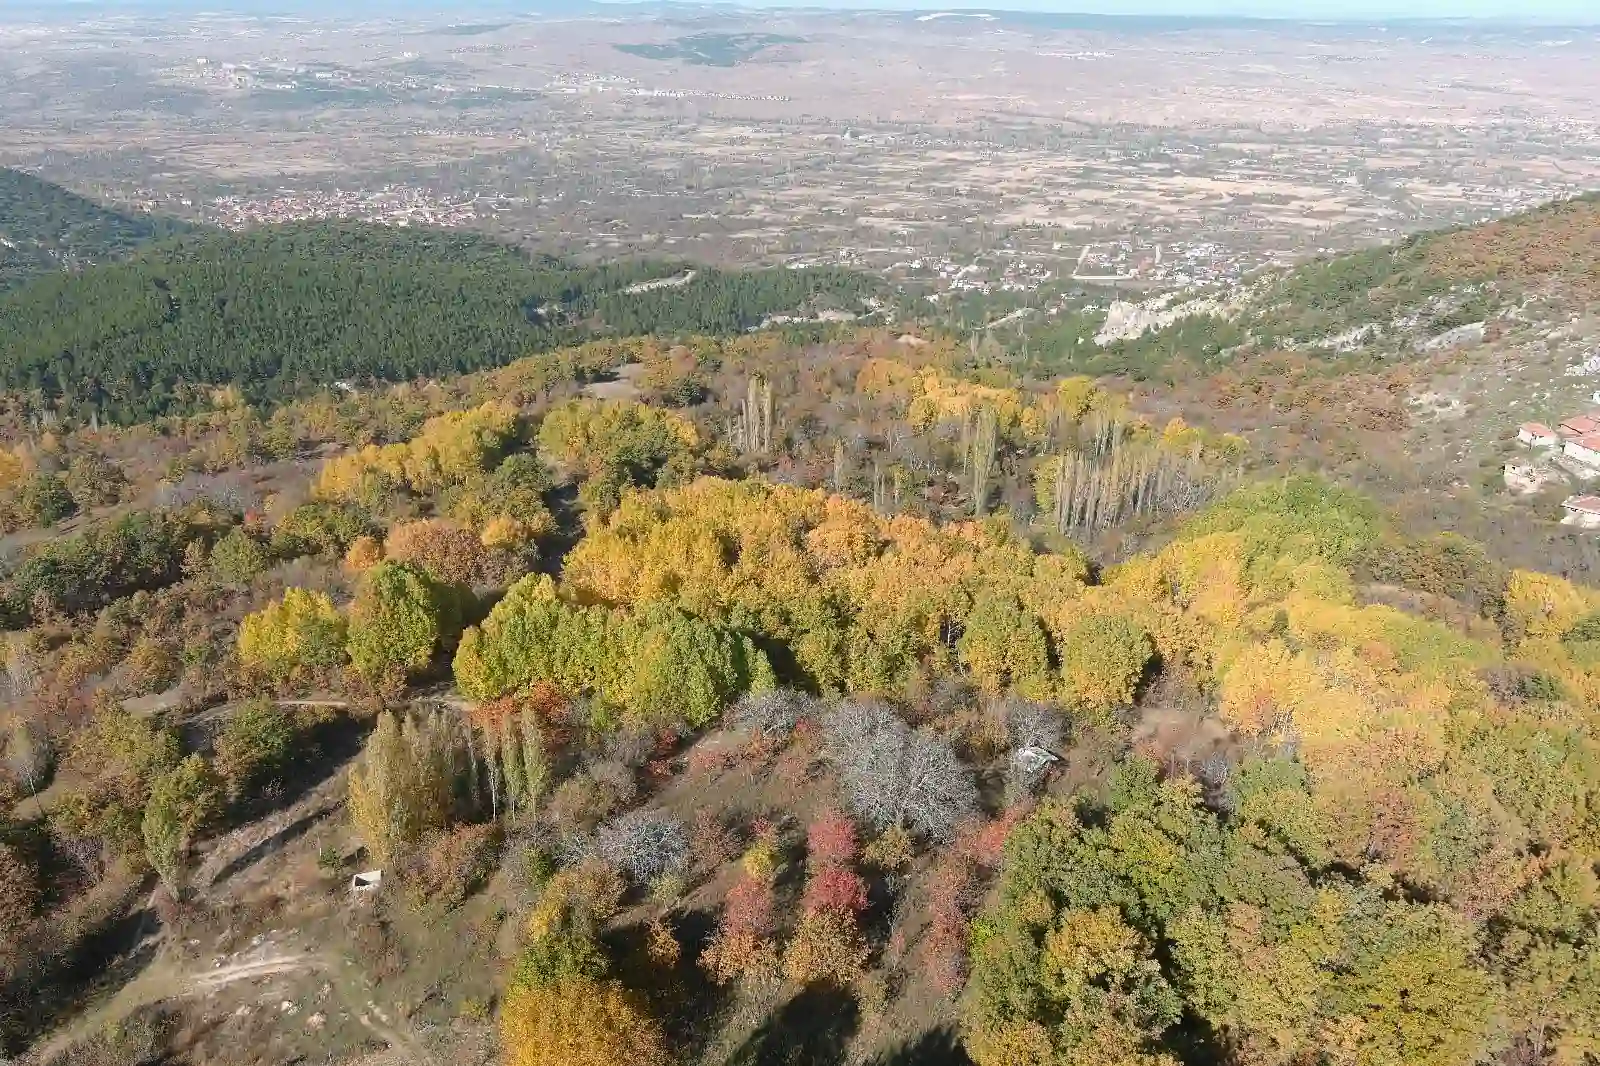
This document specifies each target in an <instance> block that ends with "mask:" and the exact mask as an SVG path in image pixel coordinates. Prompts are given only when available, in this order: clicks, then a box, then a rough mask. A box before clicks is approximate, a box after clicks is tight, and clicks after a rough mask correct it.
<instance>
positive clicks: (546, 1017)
mask: <svg viewBox="0 0 1600 1066" xmlns="http://www.w3.org/2000/svg"><path fill="white" fill-rule="evenodd" d="M501 1039H502V1043H503V1045H504V1047H505V1056H506V1066H619V1064H623V1063H625V1064H627V1066H667V1064H668V1063H669V1062H670V1061H671V1057H670V1056H669V1055H668V1053H667V1048H666V1038H665V1036H664V1035H663V1033H662V1031H661V1027H660V1025H658V1024H657V1023H656V1022H655V1020H654V1019H652V1018H651V1017H650V1015H649V1013H648V1012H647V1011H646V1009H645V1007H644V1005H643V1004H642V1003H641V1002H640V1001H639V1000H638V999H637V998H636V997H634V996H633V995H632V994H630V993H629V992H627V991H626V990H625V989H624V988H623V987H622V985H621V984H619V983H618V982H616V981H594V980H589V979H585V978H581V977H578V978H570V979H567V980H563V981H559V982H556V983H554V984H548V985H515V986H513V987H512V989H511V991H510V992H509V993H508V994H507V995H506V1001H505V1005H504V1006H503V1008H502V1009H501Z"/></svg>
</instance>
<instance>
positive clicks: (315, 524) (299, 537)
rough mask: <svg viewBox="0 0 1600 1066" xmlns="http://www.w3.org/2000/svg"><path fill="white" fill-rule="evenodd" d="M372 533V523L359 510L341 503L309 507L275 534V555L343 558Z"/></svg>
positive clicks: (297, 511) (286, 520)
mask: <svg viewBox="0 0 1600 1066" xmlns="http://www.w3.org/2000/svg"><path fill="white" fill-rule="evenodd" d="M371 532H373V528H372V522H371V520H370V519H369V518H368V517H367V515H366V513H365V512H363V511H361V510H360V509H359V508H356V507H352V506H350V505H348V504H342V503H326V502H319V503H308V504H303V505H302V506H300V507H296V508H295V509H294V510H293V511H290V512H289V513H288V514H287V515H285V516H284V518H283V520H282V521H281V522H279V523H278V525H277V527H276V528H275V529H273V531H272V551H273V554H275V555H278V556H280V557H282V558H285V559H288V558H293V557H295V556H298V555H325V556H338V555H343V554H344V552H345V550H346V549H347V548H349V547H350V545H351V544H352V543H353V542H354V541H355V539H356V538H357V537H360V536H362V535H364V534H369V533H371Z"/></svg>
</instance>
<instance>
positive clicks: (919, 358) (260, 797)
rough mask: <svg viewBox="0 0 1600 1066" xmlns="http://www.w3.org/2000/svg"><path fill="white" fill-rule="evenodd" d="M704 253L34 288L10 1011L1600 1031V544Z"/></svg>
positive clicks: (413, 240)
mask: <svg viewBox="0 0 1600 1066" xmlns="http://www.w3.org/2000/svg"><path fill="white" fill-rule="evenodd" d="M1317 269H1325V268H1322V267H1319V268H1317ZM1335 269H1337V268H1335ZM1349 269H1350V270H1358V269H1360V268H1359V266H1351V267H1349ZM683 270H684V268H683V267H682V266H680V265H672V264H634V265H627V266H593V267H578V266H574V265H572V264H565V263H554V262H547V261H539V260H531V259H527V258H525V257H523V256H522V255H521V253H519V252H514V251H512V250H509V249H506V248H504V247H502V246H499V245H493V244H490V243H488V242H485V241H483V240H481V239H479V238H473V237H466V236H460V235H449V234H440V233H428V232H425V231H406V230H394V231H383V230H377V229H373V228H370V227H350V226H315V227H295V228H288V229H278V230H265V231H258V232H255V233H251V234H246V235H243V236H237V235H217V234H188V235H183V236H179V237H177V238H174V239H172V240H169V241H167V242H165V243H160V244H156V245H152V246H151V247H149V248H147V249H145V250H143V251H140V252H138V253H136V254H135V255H134V256H133V257H132V258H131V259H128V260H125V261H122V262H118V263H113V264H108V265H102V266H98V267H95V268H93V269H87V270H84V271H81V272H77V273H74V274H71V275H66V274H63V275H61V276H58V277H49V278H45V279H43V280H40V281H35V282H32V283H31V284H30V285H28V286H25V287H23V288H21V289H18V290H16V291H14V292H12V293H11V294H9V295H7V296H5V297H3V298H0V352H3V353H4V359H5V362H4V363H3V365H0V374H3V375H5V381H6V382H7V383H8V384H9V386H10V387H11V388H12V389H14V390H16V391H15V392H14V393H13V394H12V395H11V397H10V402H9V405H8V407H7V408H6V410H5V411H4V412H3V418H0V428H3V429H4V432H5V433H6V435H7V441H6V447H5V448H4V450H3V451H0V517H3V520H4V530H5V541H4V544H5V555H4V571H3V574H0V625H3V627H4V634H5V646H4V651H5V660H4V671H3V673H0V685H4V687H5V697H6V699H5V702H4V704H3V710H0V738H3V739H0V743H3V748H0V754H3V773H0V799H3V802H0V884H3V885H4V886H5V887H6V891H4V892H3V893H0V1054H5V1055H12V1056H16V1055H25V1056H27V1058H26V1059H25V1060H24V1061H29V1062H38V1063H40V1064H43V1063H47V1062H55V1063H71V1064H80V1066H100V1064H108V1066H109V1064H125V1063H133V1062H138V1063H145V1062H176V1063H185V1064H195V1066H200V1064H213V1063H214V1064H218V1066H220V1064H224V1063H226V1064H236V1063H244V1062H251V1063H262V1064H266V1063H282V1062H294V1061H306V1062H322V1061H331V1062H362V1061H365V1060H366V1057H367V1056H368V1055H369V1053H371V1052H373V1051H374V1050H376V1049H378V1048H382V1047H387V1048H389V1049H390V1053H392V1054H393V1055H394V1056H396V1057H397V1058H399V1059H400V1060H403V1061H417V1062H426V1061H434V1062H441V1063H442V1062H451V1063H504V1064H505V1066H547V1064H548V1066H556V1064H560V1066H588V1064H594V1066H601V1064H613V1063H618V1062H629V1063H635V1064H639V1066H658V1064H660V1066H665V1064H669V1063H672V1064H681V1066H695V1064H706V1066H710V1064H717V1066H722V1064H746V1066H755V1064H764V1063H780V1062H781V1063H805V1064H811V1063H815V1064H822V1063H830V1064H831V1063H846V1062H849V1063H873V1064H880V1066H890V1064H910V1063H918V1064H921V1063H935V1064H938V1063H972V1064H975V1066H1024V1064H1027V1066H1032V1064H1041V1063H1053V1064H1059V1066H1068V1064H1071V1066H1097V1064H1103V1066H1209V1064H1239V1066H1247V1064H1248V1066H1257V1064H1259V1066H1291V1064H1294V1066H1299V1064H1328V1066H1332V1064H1335V1063H1337V1064H1352V1066H1395V1064H1400V1063H1404V1064H1407V1066H1410V1064H1422V1066H1470V1064H1478V1063H1482V1064H1505V1066H1512V1064H1517V1066H1521V1064H1528V1066H1533V1064H1543V1063H1551V1064H1582V1063H1586V1062H1593V1061H1594V1060H1595V1056H1596V1054H1597V1049H1600V950H1597V949H1600V870H1597V863H1600V743H1597V740H1596V737H1595V725H1596V722H1597V716H1600V588H1596V587H1591V586H1589V585H1586V584H1583V583H1581V582H1580V581H1576V580H1572V579H1570V578H1569V577H1566V576H1561V575H1560V574H1557V573H1554V572H1552V571H1553V570H1554V569H1555V567H1554V566H1552V565H1551V561H1550V560H1549V559H1548V558H1543V559H1541V558H1539V557H1538V553H1537V552H1532V553H1530V554H1532V555H1533V556H1534V557H1533V558H1517V559H1513V558H1509V557H1507V556H1506V555H1505V554H1502V553H1499V552H1497V551H1491V550H1490V549H1488V548H1486V547H1485V546H1484V545H1483V544H1482V543H1479V542H1478V541H1475V540H1473V539H1470V538H1468V537H1466V536H1463V535H1460V534H1459V533H1456V532H1452V531H1449V530H1443V529H1438V528H1430V527H1429V526H1427V525H1426V524H1425V523H1419V522H1416V521H1410V520H1401V519H1397V518H1396V517H1395V516H1394V515H1393V514H1392V513H1391V512H1390V511H1389V510H1387V509H1386V508H1385V507H1384V506H1383V505H1382V504H1380V503H1379V502H1378V501H1376V500H1374V499H1373V498H1372V497H1370V496H1369V495H1366V494H1364V493H1362V492H1360V491H1358V490H1357V489H1355V488H1353V487H1351V486H1350V485H1349V484H1345V483H1341V482H1340V481H1339V480H1338V479H1336V478H1333V477H1329V476H1324V475H1323V474H1321V473H1319V472H1318V471H1316V470H1310V469H1305V466H1306V464H1305V463H1303V462H1296V461H1294V460H1293V458H1292V457H1291V458H1287V459H1286V458H1285V457H1284V456H1283V455H1280V454H1277V453H1265V452H1263V451H1262V450H1260V449H1258V448H1256V447H1255V445H1254V442H1253V441H1252V439H1251V438H1250V436H1249V435H1247V434H1246V435H1238V434H1233V433H1228V432H1222V431H1220V430H1219V429H1218V428H1215V427H1212V426H1208V425H1206V424H1203V423H1202V422H1201V421H1200V420H1198V419H1197V420H1195V421H1194V422H1193V423H1191V422H1188V421H1185V420H1184V419H1182V418H1179V417H1173V416H1172V415H1170V414H1160V413H1157V412H1156V411H1154V410H1153V409H1151V408H1150V406H1149V405H1148V404H1147V403H1146V401H1145V400H1143V399H1142V398H1141V397H1139V396H1137V395H1133V394H1130V393H1129V391H1128V390H1127V389H1126V387H1125V385H1126V383H1125V382H1118V381H1113V380H1095V379H1091V378H1089V377H1083V376H1046V375H1035V374H1030V373H1026V372H1024V371H1025V369H1026V367H1025V364H1020V363H1019V364H1018V365H1017V366H1008V365H1006V363H1005V362H1004V361H1003V360H989V359H980V358H978V352H977V346H976V345H973V344H971V343H969V342H968V341H967V340H965V339H958V338H955V337H952V336H950V335H948V334H946V333H944V332H941V331H939V330H937V329H929V328H922V327H920V326H916V325H907V324H905V323H904V322H897V323H896V324H895V325H894V327H893V328H888V327H881V326H872V325H868V324H864V323H853V324H849V325H840V324H832V325H822V324H813V325H811V326H808V328H807V329H806V330H805V331H802V332H787V333H786V332H785V331H782V330H773V329H766V330H760V329H757V330H755V331H751V327H753V326H755V327H758V326H760V325H761V324H762V322H764V321H766V320H768V319H771V318H778V317H795V316H796V312H797V311H802V312H804V311H809V312H813V313H815V312H820V311H824V310H841V309H846V308H850V309H854V310H857V311H864V310H870V308H871V305H869V304H867V303H866V301H867V300H869V299H880V300H881V299H887V298H888V297H884V296H883V295H882V294H880V293H878V292H877V291H876V290H875V289H874V288H873V287H872V286H869V285H867V284H866V283H865V282H863V281H862V280H861V279H859V278H855V277H853V276H851V275H845V274H832V273H819V272H813V271H781V272H774V273H772V274H762V273H752V274H728V275H721V274H714V273H710V272H699V273H697V274H696V276H695V277H694V278H691V279H689V280H687V281H682V282H681V283H676V284H672V285H659V286H654V287H648V288H644V287H642V286H647V285H648V284H649V283H650V282H660V281H664V280H673V281H677V280H678V279H681V278H682V276H683ZM1286 284H1292V282H1286ZM630 287H633V288H634V292H633V293H631V294H630V293H628V292H627V290H628V289H629V288H630ZM374 293H377V294H380V295H381V296H382V299H378V300H373V299H372V295H373V294H374ZM624 297H627V298H626V299H624ZM64 353H70V356H69V355H67V354H64ZM201 385H203V386H204V387H203V388H201V387H198V386H201ZM185 386H196V387H194V388H187V389H186V388H185ZM1541 562H1543V563H1544V565H1542V566H1541V565H1538V564H1539V563H1541ZM373 1061H377V1060H373Z"/></svg>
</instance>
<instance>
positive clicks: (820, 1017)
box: [728, 986, 859, 1066]
mask: <svg viewBox="0 0 1600 1066" xmlns="http://www.w3.org/2000/svg"><path fill="white" fill-rule="evenodd" d="M858 1022H859V1016H858V1011H857V1008H856V1001H855V998H854V997H853V996H851V995H850V993H848V992H846V991H844V990H843V989H838V988H827V987H822V986H817V987H813V988H808V989H806V990H805V991H804V992H801V993H800V994H799V995H798V996H795V997H794V998H793V999H791V1000H790V1001H789V1002H787V1003H785V1004H784V1005H783V1006H782V1007H780V1008H778V1010H777V1011H775V1012H774V1013H773V1014H772V1016H771V1017H769V1018H768V1019H767V1020H766V1021H765V1022H763V1023H762V1025H761V1028H759V1029H757V1030H756V1031H755V1032H754V1033H752V1034H751V1035H750V1038H749V1039H748V1040H746V1041H745V1042H744V1044H743V1045H742V1046H741V1047H740V1048H739V1050H737V1051H735V1052H734V1053H733V1054H732V1055H731V1056H730V1057H729V1058H728V1066H837V1064H838V1063H841V1062H844V1061H845V1057H846V1054H845V1053H846V1049H847V1048H848V1047H849V1044H850V1038H851V1037H853V1036H854V1035H855V1032H856V1026H857V1024H858Z"/></svg>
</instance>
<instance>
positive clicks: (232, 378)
mask: <svg viewBox="0 0 1600 1066" xmlns="http://www.w3.org/2000/svg"><path fill="white" fill-rule="evenodd" d="M685 271H686V268H684V267H683V266H681V265H678V264H672V263H665V262H647V261H641V262H632V263H620V264H606V265H599V266H587V265H580V264H576V263H571V262H565V261H561V260H556V259H550V258H531V259H530V258H529V257H527V256H525V255H524V254H523V253H521V252H519V251H517V250H516V249H513V248H510V247H508V246H506V245H503V244H499V243H497V242H494V241H492V240H489V239H488V238H485V237H480V236H474V235H470V234H464V233H453V232H443V231H429V230H424V229H394V228H388V227H380V226H369V225H361V224H354V223H338V224H306V225H291V226H283V227H268V228H264V229H260V230H255V231H251V232H249V233H244V234H232V233H209V232H201V233H194V234H187V235H184V236H181V237H178V238H175V239H173V240H170V241H167V242H164V243H161V244H159V245H156V246H154V247H151V248H149V249H146V250H144V251H141V252H140V253H138V254H137V255H135V256H133V257H132V258H130V259H128V260H126V261H123V262H116V263H107V264H102V265H99V266H95V267H91V268H88V269H85V270H83V271H81V272H77V273H72V274H56V275H53V276H47V277H43V278H40V279H38V280H36V281H35V282H33V283H32V284H30V285H28V286H26V287H24V288H22V289H19V290H18V291H15V292H12V293H9V294H6V295H4V296H3V297H0V387H4V388H8V389H20V390H37V391H38V392H40V393H42V394H43V396H44V397H46V398H49V399H61V400H64V401H67V403H68V405H69V406H73V407H76V408H79V409H83V408H88V409H91V410H93V411H96V412H98V413H99V414H100V416H101V417H104V418H109V419H111V420H113V421H119V422H129V421H134V420H138V419H141V418H148V417H152V416H155V415H158V414H162V413H164V412H166V411H168V410H170V409H172V408H173V407H174V405H175V404H177V403H179V402H180V400H181V397H182V395H183V389H182V386H185V385H189V386H196V385H235V386H237V387H238V388H239V389H240V390H241V391H242V392H243V394H244V395H246V396H247V397H249V398H250V399H252V400H274V399H282V398H285V397H288V396H292V395H294V394H296V393H297V392H300V391H303V390H305V389H308V388H313V387H328V386H331V385H332V384H333V383H334V382H336V381H350V382H364V381H367V380H371V379H380V380H389V381H404V380H410V379H413V378H419V377H435V376H441V375H450V374H462V373H469V372H472V371H475V370H482V369H486V368H489V367H494V366H502V365H504V364H506V363H508V362H510V361H511V360H513V359H515V358H517V357H519V356H522V355H525V354H528V353H529V352H530V351H536V350H542V349H546V348H552V347H555V346H558V345H560V344H566V343H572V342H574V341H577V340H580V339H582V338H585V337H588V336H597V335H607V334H624V335H627V334H639V333H652V332H656V333H663V334H673V333H710V334H716V333H724V334H726V333H737V332H742V331H744V330H747V329H750V328H753V327H757V326H759V325H761V324H762V323H763V322H764V321H766V320H767V319H769V318H771V317H773V316H790V317H804V316H807V315H809V314H811V313H812V311H813V310H814V309H823V310H828V309H848V310H850V311H851V312H859V311H861V310H862V309H863V307H862V298H863V297H865V296H867V295H869V294H871V293H872V292H874V291H876V289H877V288H878V286H877V285H876V284H875V283H873V282H872V281H870V280H869V279H866V278H864V277H861V276H857V275H853V274H849V273H846V272H843V271H836V270H829V269H820V270H805V271H791V270H770V271H754V272H747V273H722V272H717V271H710V270H699V271H696V272H695V274H694V276H693V277H692V278H689V280H688V281H686V282H685V283H683V284H679V285H663V286H662V287H660V288H653V289H652V288H646V287H644V286H643V284H642V283H647V282H649V281H652V280H666V279H675V278H677V277H680V276H682V275H683V274H684V273H685ZM630 288H632V289H633V291H631V292H630V291H629V289H630Z"/></svg>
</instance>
